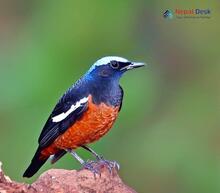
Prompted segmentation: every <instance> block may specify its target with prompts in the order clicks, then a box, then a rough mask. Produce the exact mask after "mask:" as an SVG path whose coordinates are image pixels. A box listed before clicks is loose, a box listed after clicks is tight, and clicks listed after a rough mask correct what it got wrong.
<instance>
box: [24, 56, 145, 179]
mask: <svg viewBox="0 0 220 193" xmlns="http://www.w3.org/2000/svg"><path fill="white" fill-rule="evenodd" d="M144 65H145V63H142V62H132V61H129V60H128V59H125V58H122V57H119V56H105V57H103V58H101V59H99V60H97V61H96V62H95V63H94V64H93V65H92V66H91V67H90V68H89V70H88V71H87V72H86V73H85V74H84V75H83V76H81V78H80V79H79V80H77V81H76V82H75V83H74V84H73V85H72V86H71V87H70V88H69V89H68V90H67V91H66V92H65V93H64V94H63V96H62V97H61V98H60V99H59V100H58V103H57V104H56V105H55V108H54V109H53V111H52V113H51V114H50V116H49V118H48V119H47V121H46V123H45V125H44V127H43V129H42V131H41V133H40V136H39V138H38V148H37V150H36V153H35V155H34V156H33V158H32V160H31V163H30V165H29V166H28V168H27V169H26V171H25V172H24V174H23V177H27V178H30V177H32V176H33V175H34V174H35V173H36V172H37V171H38V170H39V169H40V168H41V166H42V165H43V164H44V163H45V162H46V161H47V160H48V158H50V159H51V163H52V164H53V163H55V162H56V161H58V160H59V159H60V158H61V157H62V156H64V155H65V154H66V153H70V154H71V155H72V156H73V157H74V158H75V159H76V160H78V161H79V162H80V164H82V166H83V167H84V168H86V169H88V170H91V171H92V172H94V173H97V168H94V165H93V164H92V163H93V162H89V161H84V160H83V159H82V158H81V157H80V156H79V155H78V154H77V153H76V152H75V150H76V149H77V148H80V147H81V148H84V149H85V150H87V151H89V152H90V153H92V154H93V155H94V156H95V158H96V160H97V161H99V162H103V163H105V164H107V166H108V167H110V168H111V167H117V168H118V169H119V164H118V163H117V162H116V161H109V160H105V159H104V158H103V156H100V155H99V154H97V153H96V152H95V151H94V150H93V149H91V148H90V147H89V146H88V144H90V143H93V142H95V141H97V140H99V139H100V138H101V137H103V136H104V135H105V134H106V133H107V132H108V131H109V130H110V129H111V128H112V126H113V124H114V122H115V120H116V118H117V116H118V114H119V112H120V110H121V107H122V100H123V95H124V91H123V89H122V87H121V86H120V83H119V80H120V78H121V77H122V75H123V74H124V73H125V72H127V71H129V70H131V69H135V68H139V67H142V66H144Z"/></svg>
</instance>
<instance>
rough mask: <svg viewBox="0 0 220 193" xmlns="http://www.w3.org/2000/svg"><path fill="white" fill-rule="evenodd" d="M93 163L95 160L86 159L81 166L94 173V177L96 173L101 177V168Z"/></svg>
mask: <svg viewBox="0 0 220 193" xmlns="http://www.w3.org/2000/svg"><path fill="white" fill-rule="evenodd" d="M95 163H97V162H96V161H91V160H88V161H86V162H85V163H84V164H83V168H84V169H87V170H90V171H91V172H92V173H93V174H94V177H95V178H96V174H97V175H99V177H101V168H100V167H99V166H98V165H97V164H95Z"/></svg>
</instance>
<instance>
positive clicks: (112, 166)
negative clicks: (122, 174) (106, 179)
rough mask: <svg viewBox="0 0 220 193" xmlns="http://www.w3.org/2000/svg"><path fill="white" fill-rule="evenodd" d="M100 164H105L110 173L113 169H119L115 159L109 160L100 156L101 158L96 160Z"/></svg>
mask: <svg viewBox="0 0 220 193" xmlns="http://www.w3.org/2000/svg"><path fill="white" fill-rule="evenodd" d="M97 161H98V162H99V163H100V164H101V165H105V166H107V168H108V170H109V172H110V173H112V170H113V169H116V170H119V169H120V165H119V163H118V162H116V161H111V160H106V159H104V158H103V157H101V159H98V160H97Z"/></svg>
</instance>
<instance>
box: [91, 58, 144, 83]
mask: <svg viewBox="0 0 220 193" xmlns="http://www.w3.org/2000/svg"><path fill="white" fill-rule="evenodd" d="M144 65H145V64H144V63H140V62H131V61H129V60H127V59H125V58H122V57H118V56H106V57H103V58H101V59H99V60H97V61H96V62H95V63H94V64H93V65H92V66H91V68H90V69H89V71H88V72H87V76H89V77H93V78H94V77H95V78H101V79H116V80H119V78H120V77H121V76H122V75H123V74H124V73H125V72H126V71H128V70H131V69H134V68H139V67H142V66H144Z"/></svg>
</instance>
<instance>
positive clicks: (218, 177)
mask: <svg viewBox="0 0 220 193" xmlns="http://www.w3.org/2000/svg"><path fill="white" fill-rule="evenodd" d="M175 8H180V9H192V8H204V9H206V8H209V9H210V10H211V12H212V13H211V18H210V19H182V20H181V19H175V18H174V19H172V20H168V19H164V18H163V16H162V13H163V12H164V11H165V10H166V9H171V10H172V9H175ZM219 10H220V2H219V1H217V0H216V1H208V0H207V1H190V2H188V3H187V2H185V1H178V2H175V3H174V1H171V0H170V1H168V0H167V1H158V0H157V1H147V0H143V1H132V0H127V1H116V0H113V1H101V0H100V1H74V0H65V1H50V0H46V1H34V0H19V1H17V0H14V1H13V0H5V1H3V0H1V2H0V92H1V94H0V122H1V126H0V145H1V146H0V160H1V161H2V162H3V167H4V170H5V172H6V174H7V175H9V176H10V177H11V178H12V179H15V180H18V181H21V182H24V181H25V182H28V183H31V182H32V181H33V180H35V179H36V178H37V177H38V176H39V175H40V174H41V173H42V172H43V170H47V169H49V168H51V167H54V168H66V169H75V168H79V167H80V165H79V164H78V163H77V161H75V160H74V159H73V158H72V157H71V156H70V155H67V156H65V157H64V158H62V159H61V160H60V161H59V162H58V163H57V164H55V165H54V166H51V165H50V164H49V163H47V164H46V165H45V166H44V167H43V168H42V169H41V170H40V172H38V173H37V175H36V176H35V177H33V178H32V179H30V180H27V179H23V178H22V177H21V176H22V174H23V172H24V170H25V169H26V167H27V166H28V164H29V162H30V160H31V158H32V156H33V154H34V152H35V149H36V147H37V139H38V136H39V134H40V131H41V129H42V126H43V125H44V123H45V121H46V119H47V117H48V115H49V114H50V112H51V110H52V108H53V107H54V105H55V103H56V102H57V100H58V98H59V97H60V96H61V95H62V93H63V92H64V91H65V90H66V89H67V88H68V87H69V86H70V85H71V84H72V83H73V82H75V81H76V80H77V79H78V78H79V77H80V76H81V75H82V74H83V73H85V71H86V70H87V69H88V68H89V66H90V65H91V64H92V63H93V62H95V61H96V60H97V59H98V58H100V57H102V56H106V55H119V56H122V57H126V58H128V59H131V60H135V61H144V62H146V63H147V64H148V67H147V68H145V69H143V68H142V69H138V70H135V71H132V72H129V73H127V74H126V75H125V76H124V77H123V78H122V80H121V85H122V86H123V88H124V90H125V96H124V103H123V108H122V111H121V113H120V116H119V119H118V120H117V122H116V124H115V125H114V128H113V129H112V130H111V131H110V132H109V133H108V134H107V135H106V136H105V137H104V138H102V140H100V141H99V142H97V143H95V144H93V145H92V147H93V148H94V149H95V150H96V151H97V152H99V153H100V154H102V155H104V156H105V157H106V158H108V159H113V160H117V161H118V162H119V163H120V165H121V170H120V175H121V177H122V178H123V180H124V181H125V182H126V183H127V184H128V185H129V186H131V187H133V188H134V189H135V190H137V191H138V192H143V193H147V192H154V193H191V192H192V193H203V192H204V193H206V192H207V193H218V192H220V142H219V139H220V128H219V127H220V121H219V119H220V117H219V115H220V89H219V86H220V81H219V73H220V54H219V51H220V48H219V44H220V38H219V34H220V25H219V21H220V20H219V19H220V18H219V16H220V11H219ZM78 153H79V154H80V155H81V156H82V157H83V158H85V159H88V158H91V157H90V155H89V154H88V153H86V152H85V151H84V150H78Z"/></svg>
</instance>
